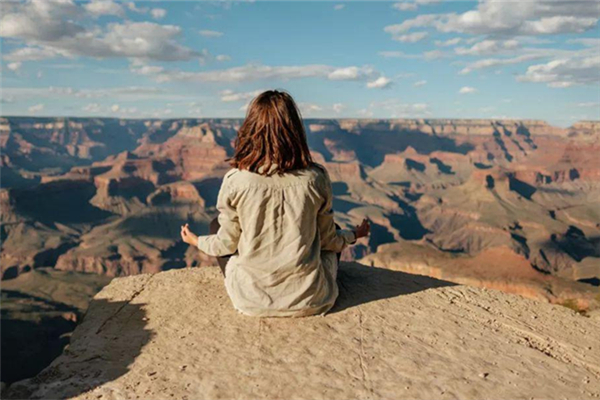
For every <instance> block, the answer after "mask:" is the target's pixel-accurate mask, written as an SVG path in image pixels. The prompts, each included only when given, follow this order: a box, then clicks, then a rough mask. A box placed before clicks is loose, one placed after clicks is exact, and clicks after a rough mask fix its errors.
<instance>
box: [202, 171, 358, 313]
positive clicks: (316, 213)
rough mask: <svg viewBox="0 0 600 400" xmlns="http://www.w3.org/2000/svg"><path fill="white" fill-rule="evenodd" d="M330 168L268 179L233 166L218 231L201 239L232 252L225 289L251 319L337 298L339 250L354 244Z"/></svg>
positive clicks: (205, 245) (326, 305)
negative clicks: (343, 223) (339, 225)
mask: <svg viewBox="0 0 600 400" xmlns="http://www.w3.org/2000/svg"><path fill="white" fill-rule="evenodd" d="M332 201H333V193H332V187H331V180H330V178H329V175H328V173H327V171H326V170H325V168H324V167H323V166H321V165H319V164H314V165H312V166H310V167H309V168H307V169H302V170H296V171H292V172H287V173H284V174H281V175H278V174H275V175H272V176H264V175H260V174H258V173H253V172H250V171H247V170H239V169H236V168H234V169H232V170H230V171H229V172H227V174H226V175H225V177H224V179H223V183H222V185H221V189H220V191H219V194H218V198H217V210H218V211H219V216H218V221H219V224H220V228H219V230H218V232H217V233H216V234H212V235H206V236H200V237H199V238H198V248H199V249H200V250H201V251H203V252H204V253H206V254H208V255H211V256H215V257H217V256H228V255H232V256H231V257H230V258H229V261H228V262H227V265H226V267H225V288H226V290H227V293H228V295H229V297H230V299H231V302H232V303H233V306H234V307H235V309H237V310H238V311H239V312H241V313H243V314H246V315H251V316H263V317H276V316H280V317H285V316H294V317H299V316H306V315H314V314H323V313H326V312H327V311H328V310H329V309H330V308H331V307H332V306H333V304H334V303H335V300H336V298H337V296H338V287H337V283H336V277H337V269H338V262H337V257H336V253H338V252H341V251H342V249H343V248H344V247H346V246H347V245H349V244H352V243H354V242H355V241H356V237H355V234H354V232H353V231H351V230H346V229H336V227H335V224H334V220H333V209H332Z"/></svg>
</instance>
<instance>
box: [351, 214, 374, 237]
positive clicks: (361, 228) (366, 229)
mask: <svg viewBox="0 0 600 400" xmlns="http://www.w3.org/2000/svg"><path fill="white" fill-rule="evenodd" d="M370 232H371V223H370V222H369V220H368V219H366V218H365V219H363V220H362V222H361V224H360V225H357V226H356V228H354V235H355V236H356V239H360V238H361V237H367V236H369V233H370Z"/></svg>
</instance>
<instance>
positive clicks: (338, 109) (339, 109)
mask: <svg viewBox="0 0 600 400" xmlns="http://www.w3.org/2000/svg"><path fill="white" fill-rule="evenodd" d="M331 108H332V109H333V112H335V113H336V114H339V113H341V112H342V111H343V110H344V108H346V106H345V105H343V104H342V103H335V104H334V105H333V106H332V107H331Z"/></svg>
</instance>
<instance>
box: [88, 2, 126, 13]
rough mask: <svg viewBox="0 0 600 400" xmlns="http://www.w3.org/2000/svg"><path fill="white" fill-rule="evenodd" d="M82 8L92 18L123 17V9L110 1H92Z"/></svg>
mask: <svg viewBox="0 0 600 400" xmlns="http://www.w3.org/2000/svg"><path fill="white" fill-rule="evenodd" d="M84 8H85V9H86V10H87V11H88V13H89V14H90V15H92V16H95V17H99V16H101V15H116V16H118V17H123V16H125V9H124V8H123V6H122V5H120V4H118V3H115V2H114V1H111V0H98V1H92V2H90V3H87V4H85V5H84Z"/></svg>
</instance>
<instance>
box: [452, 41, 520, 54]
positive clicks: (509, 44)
mask: <svg viewBox="0 0 600 400" xmlns="http://www.w3.org/2000/svg"><path fill="white" fill-rule="evenodd" d="M518 47H519V42H518V41H517V40H514V39H510V40H483V41H481V42H478V43H475V44H474V45H473V46H471V47H469V48H466V47H456V48H455V49H454V52H455V53H456V54H459V55H474V56H480V55H489V54H498V53H503V52H506V51H510V50H515V49H517V48H518Z"/></svg>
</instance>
